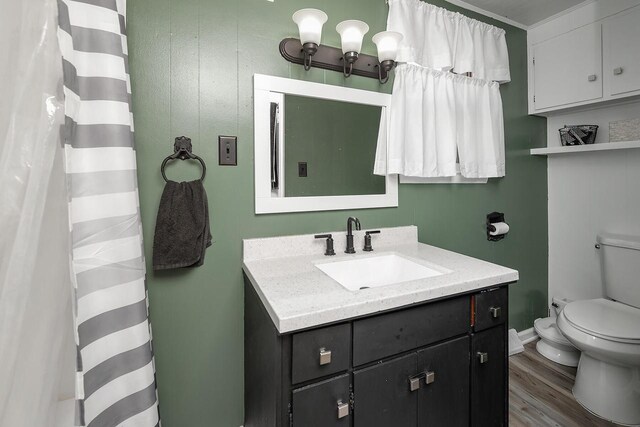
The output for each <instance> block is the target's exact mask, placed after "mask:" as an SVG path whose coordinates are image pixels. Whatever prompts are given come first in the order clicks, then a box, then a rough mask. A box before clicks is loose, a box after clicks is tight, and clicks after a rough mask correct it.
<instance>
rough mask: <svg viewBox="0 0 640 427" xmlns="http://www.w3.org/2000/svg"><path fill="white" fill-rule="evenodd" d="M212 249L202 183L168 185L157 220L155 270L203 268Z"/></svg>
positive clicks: (165, 187) (171, 183)
mask: <svg viewBox="0 0 640 427" xmlns="http://www.w3.org/2000/svg"><path fill="white" fill-rule="evenodd" d="M209 246H211V233H210V231H209V206H208V202H207V193H206V192H205V190H204V187H203V186H202V181H200V180H197V181H189V182H180V183H178V182H175V181H168V182H167V183H166V184H165V186H164V191H163V192H162V197H161V198H160V207H159V208H158V216H157V218H156V231H155V235H154V239H153V269H154V270H167V269H170V268H181V267H192V266H195V267H197V266H200V265H202V264H203V263H204V253H205V250H206V248H207V247H209Z"/></svg>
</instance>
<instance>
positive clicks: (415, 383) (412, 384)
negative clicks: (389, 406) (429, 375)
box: [409, 377, 420, 391]
mask: <svg viewBox="0 0 640 427" xmlns="http://www.w3.org/2000/svg"><path fill="white" fill-rule="evenodd" d="M419 388H420V377H415V378H409V390H410V391H416V390H417V389H419Z"/></svg>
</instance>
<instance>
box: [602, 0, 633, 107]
mask: <svg viewBox="0 0 640 427" xmlns="http://www.w3.org/2000/svg"><path fill="white" fill-rule="evenodd" d="M639 22H640V7H636V8H634V9H632V10H631V11H627V12H622V13H621V14H619V15H616V16H613V17H612V18H609V19H607V20H606V21H605V24H604V28H605V30H604V31H605V32H604V43H605V49H604V52H605V69H604V74H605V77H606V79H607V81H608V82H609V93H610V94H611V95H622V94H625V93H627V92H633V91H638V90H640V25H639V24H638V23H639Z"/></svg>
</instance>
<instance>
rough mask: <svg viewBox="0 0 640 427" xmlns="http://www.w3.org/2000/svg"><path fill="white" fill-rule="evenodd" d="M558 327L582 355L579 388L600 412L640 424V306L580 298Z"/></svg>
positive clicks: (589, 406) (590, 405) (561, 317)
mask: <svg viewBox="0 0 640 427" xmlns="http://www.w3.org/2000/svg"><path fill="white" fill-rule="evenodd" d="M558 328H559V329H560V331H561V332H562V333H563V334H564V336H565V337H566V338H567V339H568V340H569V342H571V343H572V344H573V345H574V346H575V347H576V348H578V349H579V350H580V351H581V352H582V353H581V356H580V362H579V365H578V373H577V374H576V381H575V384H574V387H573V395H574V396H575V398H576V400H577V401H578V402H579V403H580V404H581V405H582V406H584V407H585V408H586V409H588V410H589V411H591V412H593V413H594V414H596V415H598V416H600V417H602V418H605V419H607V420H610V421H613V422H615V423H618V424H623V425H633V426H635V425H640V309H637V308H634V307H630V306H627V305H624V304H622V303H619V302H615V301H610V300H606V299H595V300H584V301H576V302H574V303H571V304H569V305H567V307H566V308H565V309H564V310H563V311H562V312H561V313H560V315H559V316H558Z"/></svg>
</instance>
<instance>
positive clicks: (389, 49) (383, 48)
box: [373, 31, 402, 62]
mask: <svg viewBox="0 0 640 427" xmlns="http://www.w3.org/2000/svg"><path fill="white" fill-rule="evenodd" d="M401 40H402V34H400V33H397V32H395V31H382V32H380V33H378V34H376V35H375V36H373V42H374V43H375V44H376V47H377V48H378V61H380V62H382V61H395V60H396V55H397V54H398V45H399V44H400V41H401Z"/></svg>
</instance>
